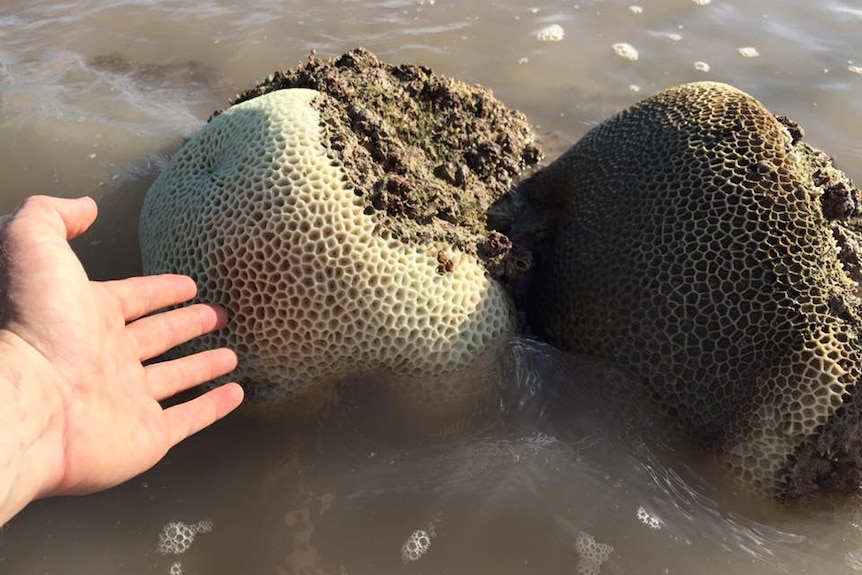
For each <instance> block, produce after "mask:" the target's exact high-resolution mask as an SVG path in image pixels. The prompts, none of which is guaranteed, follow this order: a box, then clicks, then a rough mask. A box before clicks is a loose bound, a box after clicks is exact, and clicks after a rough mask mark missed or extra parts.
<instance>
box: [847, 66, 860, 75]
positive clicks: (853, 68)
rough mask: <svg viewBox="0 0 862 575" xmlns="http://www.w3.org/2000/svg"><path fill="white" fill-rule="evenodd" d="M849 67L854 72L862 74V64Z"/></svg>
mask: <svg viewBox="0 0 862 575" xmlns="http://www.w3.org/2000/svg"><path fill="white" fill-rule="evenodd" d="M847 69H848V70H850V71H851V72H853V73H854V74H862V66H847Z"/></svg>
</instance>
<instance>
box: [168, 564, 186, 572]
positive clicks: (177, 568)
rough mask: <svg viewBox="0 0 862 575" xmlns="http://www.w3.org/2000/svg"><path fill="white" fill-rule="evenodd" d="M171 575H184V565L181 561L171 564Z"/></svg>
mask: <svg viewBox="0 0 862 575" xmlns="http://www.w3.org/2000/svg"><path fill="white" fill-rule="evenodd" d="M168 573H169V574H170V575H183V564H182V563H180V562H179V561H174V562H173V564H171V570H170V571H168Z"/></svg>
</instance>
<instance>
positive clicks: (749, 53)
mask: <svg viewBox="0 0 862 575" xmlns="http://www.w3.org/2000/svg"><path fill="white" fill-rule="evenodd" d="M737 52H739V54H740V56H742V57H743V58H757V57H758V56H760V52H758V51H757V48H754V47H753V46H743V47H742V48H739V49H737Z"/></svg>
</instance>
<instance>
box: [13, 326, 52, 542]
mask: <svg viewBox="0 0 862 575" xmlns="http://www.w3.org/2000/svg"><path fill="white" fill-rule="evenodd" d="M51 377H54V376H53V374H52V371H51V368H50V366H48V365H46V362H45V359H44V358H43V357H42V356H41V355H40V354H39V353H38V352H37V351H36V350H34V349H33V348H32V347H30V346H29V345H26V344H25V343H24V342H23V341H22V340H20V339H19V338H18V337H17V336H16V335H14V334H12V333H11V332H9V331H6V330H0V525H3V524H4V523H5V522H6V521H8V520H9V519H10V518H11V517H12V516H13V515H15V514H16V513H17V512H18V511H20V510H21V509H22V508H23V507H24V506H25V505H27V503H29V502H30V501H32V500H33V499H36V498H38V497H40V496H42V495H44V494H45V492H46V490H47V489H49V488H50V485H51V482H52V480H53V479H54V478H55V477H57V476H59V475H60V473H61V469H60V467H61V465H62V437H61V433H62V432H61V431H60V430H62V422H61V421H59V419H60V418H61V417H62V413H63V412H62V399H61V398H60V397H59V396H58V395H57V393H56V392H53V393H52V391H51V390H53V389H56V387H54V386H52V385H51V383H52V382H51V381H50V378H51Z"/></svg>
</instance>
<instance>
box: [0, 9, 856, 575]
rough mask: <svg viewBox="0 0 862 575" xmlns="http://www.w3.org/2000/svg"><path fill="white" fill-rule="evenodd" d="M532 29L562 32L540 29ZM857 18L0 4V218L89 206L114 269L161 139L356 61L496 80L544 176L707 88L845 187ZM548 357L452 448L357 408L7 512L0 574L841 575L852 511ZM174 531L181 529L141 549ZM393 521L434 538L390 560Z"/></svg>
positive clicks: (792, 12) (92, 236)
mask: <svg viewBox="0 0 862 575" xmlns="http://www.w3.org/2000/svg"><path fill="white" fill-rule="evenodd" d="M554 24H556V25H558V26H559V27H561V28H562V29H563V31H564V32H565V35H564V37H563V38H562V39H561V40H559V41H550V42H549V41H540V40H538V39H537V37H538V35H539V32H540V31H541V30H542V29H544V28H546V27H548V26H551V25H554ZM860 25H862V5H860V4H859V2H858V1H856V0H843V1H837V0H827V1H825V2H817V3H815V2H808V1H805V0H793V1H790V0H785V1H783V2H775V1H768V0H745V1H744V0H735V1H730V0H713V1H712V2H711V3H704V2H693V1H692V0H643V1H642V2H640V3H636V2H635V1H634V0H632V1H631V2H611V1H605V2H601V1H597V2H574V1H566V0H535V1H533V2H531V3H529V4H524V3H520V2H518V1H517V0H502V1H500V2H480V1H478V0H462V1H455V0H424V1H416V0H412V1H408V0H357V1H354V2H343V1H335V0H316V1H313V2H312V1H308V0H295V1H288V0H283V1H277V0H238V1H235V2H229V1H227V0H210V1H204V0H200V1H196V2H179V1H170V2H168V1H159V0H93V1H90V2H57V1H51V2H49V1H43V0H4V2H3V4H2V6H0V151H2V153H0V174H2V182H3V188H2V194H0V212H5V211H7V210H9V209H11V208H12V207H14V206H15V205H16V204H17V203H18V202H19V201H20V200H21V199H22V198H23V197H25V196H26V195H28V194H31V193H35V192H44V193H51V194H55V195H62V196H77V195H82V194H93V195H95V196H97V197H98V198H99V201H100V205H101V210H102V215H101V218H100V220H99V222H98V223H97V225H96V227H95V228H94V229H93V230H92V231H91V232H90V233H89V234H88V235H87V237H86V238H85V239H84V240H83V241H80V242H78V243H77V248H78V249H79V252H80V253H81V256H82V258H83V259H84V261H85V263H86V265H87V267H88V269H89V271H90V273H91V275H92V276H93V277H97V278H105V277H120V276H125V275H129V274H132V273H137V272H139V258H138V254H137V245H136V239H135V237H136V219H137V212H138V209H139V207H140V203H141V201H142V199H143V195H144V193H145V192H146V189H147V187H148V186H149V184H150V183H151V181H152V180H153V178H154V175H155V174H156V173H157V171H158V170H159V168H160V167H161V166H163V165H164V162H165V159H166V158H167V157H168V156H169V154H170V153H171V152H172V151H173V150H175V149H176V147H177V146H178V144H179V143H180V141H181V140H182V138H184V137H185V136H188V135H190V134H192V133H193V132H194V131H196V130H197V129H198V128H199V127H200V126H201V125H202V123H203V120H204V119H205V118H206V117H207V116H208V115H209V113H210V112H211V111H212V110H213V109H216V108H221V107H223V105H224V103H225V101H226V99H227V98H228V97H230V96H231V95H233V94H234V93H236V92H237V91H239V90H240V89H242V88H244V87H247V86H249V85H251V84H252V83H254V82H255V81H257V80H259V79H260V78H262V77H264V76H265V75H266V74H268V73H269V72H270V71H272V70H274V69H277V68H285V67H290V66H293V65H294V64H296V63H297V62H298V61H300V60H302V59H304V58H305V57H306V56H307V55H308V53H309V51H310V50H312V49H316V50H317V51H318V53H320V54H322V55H337V54H340V53H342V52H344V51H346V50H349V49H350V48H353V47H355V46H358V45H362V46H365V47H367V48H369V49H371V50H372V51H374V52H376V53H377V54H378V55H379V56H381V57H382V58H384V59H386V60H388V61H391V62H412V63H421V64H425V65H428V66H430V67H432V68H433V69H434V70H435V71H437V72H441V73H445V74H449V75H452V76H456V77H458V78H460V79H463V80H466V81H470V82H477V83H481V84H483V85H485V86H488V87H490V88H492V89H493V90H494V91H495V93H496V94H497V95H498V96H499V97H500V98H501V99H503V100H504V101H505V102H507V103H508V104H510V105H512V106H514V107H517V108H520V109H522V110H523V111H524V112H525V113H527V115H528V116H529V117H530V118H531V120H532V121H533V122H534V123H535V124H536V125H537V126H538V127H539V128H538V129H539V131H540V132H541V133H542V134H543V135H544V136H545V138H546V145H545V148H546V150H547V151H548V153H549V157H551V158H552V157H554V156H555V155H556V154H557V153H558V152H559V151H561V150H562V149H564V148H565V147H567V146H568V145H569V144H570V143H572V142H574V140H575V139H576V138H577V137H578V136H580V135H581V134H583V133H584V131H586V130H587V129H588V128H589V127H590V126H591V125H593V124H594V123H596V122H598V121H600V120H601V119H603V118H604V117H606V116H608V115H609V114H611V113H613V112H615V111H617V110H619V109H621V108H623V107H625V106H627V105H629V104H631V103H633V102H635V101H636V100H638V99H640V98H641V97H643V96H645V95H647V94H650V93H652V92H654V91H656V90H658V89H661V88H664V87H667V86H670V85H673V84H677V83H680V82H684V81H691V80H697V79H712V80H720V81H726V82H730V83H733V84H735V85H737V86H739V87H740V88H743V89H744V90H746V91H748V92H750V93H752V94H753V95H755V96H757V97H758V98H760V99H761V100H762V101H763V102H765V103H766V104H767V105H768V106H769V107H770V108H771V109H772V110H773V111H775V112H780V113H787V114H789V115H791V116H792V117H794V118H795V119H796V120H797V121H799V122H800V123H801V124H802V125H803V126H804V127H805V129H806V133H807V136H806V137H807V139H808V140H809V141H810V142H812V143H814V144H815V145H818V146H820V147H822V148H824V149H825V150H827V151H828V152H829V153H831V154H832V155H834V156H835V158H836V159H837V162H838V165H839V166H841V167H843V168H844V169H845V170H846V171H847V172H848V173H849V174H850V175H851V177H855V179H857V180H860V179H862V167H860V166H862V143H860V142H862V40H860V34H859V29H860ZM617 43H628V44H630V45H631V46H633V47H634V48H635V49H636V50H637V51H638V54H639V57H638V59H637V60H628V59H625V58H623V57H621V56H619V55H617V54H616V53H615V52H614V50H613V49H612V45H614V44H617ZM741 48H754V49H755V50H756V53H757V54H758V55H757V56H756V57H745V56H743V55H742V53H740V49H741ZM743 52H750V51H745V50H743ZM106 55H112V56H111V57H110V58H105V57H104V56H106ZM695 62H703V63H706V64H708V67H709V70H708V71H702V70H698V69H696V68H695ZM856 66H859V68H857V67H856ZM700 67H701V68H703V66H702V65H701V66H700ZM549 353H550V352H548V350H545V349H542V348H536V347H533V346H530V345H527V344H524V343H520V344H518V345H517V351H516V357H517V358H518V359H519V361H520V362H521V363H520V365H522V366H525V365H527V364H528V363H532V365H533V367H532V368H530V369H529V370H527V369H526V368H524V370H521V371H518V372H515V373H513V374H512V378H513V382H514V383H517V384H518V385H520V386H521V389H524V390H529V388H530V386H531V385H532V386H533V387H534V388H539V389H549V388H552V387H553V383H554V381H565V382H567V383H569V384H570V385H569V387H574V386H573V385H572V384H576V386H577V389H579V390H580V391H577V392H574V391H573V392H572V394H573V395H572V397H567V398H564V397H557V398H553V399H552V402H553V405H556V406H557V408H556V409H549V410H545V411H542V410H541V409H540V408H541V404H537V402H536V401H537V400H535V399H534V400H528V399H525V403H524V406H523V408H522V410H521V411H517V410H515V411H516V415H519V417H516V418H515V419H517V422H515V423H512V422H510V423H509V424H508V425H506V426H497V427H494V428H491V429H489V430H486V431H484V432H482V433H478V434H475V435H473V436H471V437H469V438H462V439H461V440H460V441H459V442H456V443H453V442H449V443H447V444H445V445H438V446H432V447H427V448H421V449H420V448H415V447H414V448H406V447H403V446H401V447H398V446H397V443H393V442H390V441H387V440H384V439H382V438H381V437H380V436H379V435H376V434H373V433H365V432H364V431H363V430H364V429H365V428H366V426H364V425H363V423H362V417H361V415H357V414H358V413H361V410H360V409H358V408H357V409H355V410H353V411H351V412H350V413H351V414H352V415H351V416H350V417H347V418H346V419H345V420H344V421H342V422H341V423H338V424H337V425H335V424H332V425H330V426H329V427H326V428H323V429H318V428H314V429H297V428H293V427H291V426H290V425H289V424H278V425H276V424H272V423H269V424H263V423H259V422H253V421H249V420H246V419H244V418H241V417H234V418H230V419H229V420H228V421H226V422H223V423H222V424H220V425H218V426H217V427H216V428H214V429H212V430H210V431H209V432H207V433H204V434H202V435H200V436H198V437H195V438H193V439H192V440H190V441H188V442H187V443H185V444H183V445H182V446H180V447H179V448H177V449H176V450H175V451H173V452H172V453H171V454H169V456H168V457H167V459H166V460H165V461H164V462H163V463H162V464H160V465H159V466H157V467H156V468H155V469H154V470H152V471H151V472H149V473H147V474H145V475H144V476H142V477H140V478H138V479H136V480H134V481H132V482H130V483H128V484H126V485H124V486H121V487H119V488H117V489H114V490H112V491H109V492H107V493H103V494H99V495H95V496H91V497H86V498H76V499H55V500H48V501H42V502H38V503H36V504H34V505H33V506H31V507H30V508H28V509H27V510H25V511H24V512H23V513H22V514H21V515H19V516H18V517H17V518H16V519H14V520H13V521H12V522H11V523H10V525H9V526H8V527H7V528H6V529H4V531H2V532H0V573H4V574H5V573H10V574H19V573H20V574H31V573H32V574H36V573H40V574H41V573H45V574H61V573H62V574H64V575H65V574H69V575H77V574H80V575H85V574H86V575H101V574H113V573H135V574H150V573H152V574H158V575H167V574H168V573H178V572H183V573H187V574H201V575H222V574H233V573H252V574H282V573H287V574H315V573H331V574H336V575H340V574H346V573H349V574H351V575H354V574H364V573H367V574H388V573H402V572H403V573H408V572H412V573H435V574H437V573H452V574H459V573H465V574H486V573H487V574H491V573H495V574H496V573H500V574H503V573H513V574H514V573H548V574H551V573H560V574H563V573H575V572H576V564H577V561H578V555H577V553H576V549H575V540H576V538H577V535H578V533H579V532H580V531H585V532H587V533H589V534H591V535H592V536H594V537H595V539H596V540H597V541H598V542H600V543H606V544H610V545H613V546H614V551H613V553H612V554H611V557H610V559H609V560H608V561H607V563H605V565H604V566H603V568H602V573H605V574H613V573H619V574H622V573H625V574H630V573H638V574H640V573H656V574H662V573H715V574H719V573H752V574H766V573H824V574H837V573H850V572H855V571H860V570H862V527H860V525H862V502H860V500H859V499H858V498H857V499H851V500H847V499H844V500H840V501H818V502H813V503H809V504H806V505H802V506H797V507H793V508H790V509H788V508H781V507H778V506H775V505H772V504H769V503H765V502H760V501H753V500H749V499H746V498H745V497H744V496H743V495H740V494H738V493H735V491H734V489H733V487H732V486H728V485H727V484H725V483H724V482H723V480H722V477H721V475H720V474H716V473H714V471H713V470H712V468H711V464H710V462H709V461H708V460H706V459H705V458H703V457H702V456H700V455H699V454H698V452H697V450H696V449H693V448H690V447H689V446H686V444H685V443H684V442H682V441H680V440H679V438H673V437H665V436H664V435H663V434H662V433H660V432H658V431H656V430H653V429H651V428H650V426H643V425H633V424H629V422H628V418H627V417H626V416H625V414H622V415H620V414H619V413H616V414H615V415H608V414H609V413H611V412H610V411H609V410H610V409H611V406H609V405H607V403H606V402H604V401H602V400H601V399H600V398H599V399H597V396H596V393H595V390H602V389H607V387H608V386H612V385H614V383H613V382H614V377H613V376H612V374H611V372H609V371H608V370H606V369H597V368H594V367H589V366H587V365H584V364H582V363H579V362H574V363H573V362H571V361H569V360H565V359H563V358H560V357H556V356H552V355H549ZM525 370H526V371H525ZM528 396H529V393H527V391H525V392H524V394H523V397H524V398H528ZM561 414H565V417H562V416H561ZM629 415H631V414H629ZM392 434H393V435H397V433H396V432H395V430H393V431H392ZM176 521H179V522H183V523H184V524H185V525H188V526H190V528H191V527H192V526H197V527H199V528H200V529H201V531H200V532H199V533H198V534H197V536H196V538H195V540H194V542H193V544H191V546H190V547H189V548H188V550H187V551H186V552H185V553H182V554H176V555H175V554H170V553H167V554H165V553H161V552H159V550H158V544H159V534H160V532H162V529H163V528H164V527H165V526H166V525H167V524H168V523H170V522H176ZM202 521H208V522H211V525H210V524H209V523H207V524H199V522H202ZM415 530H425V532H426V533H427V534H428V536H429V541H430V543H431V545H430V548H429V550H428V552H427V553H426V554H425V555H423V556H422V557H421V558H420V559H419V560H418V561H415V562H412V563H409V564H405V563H403V561H402V558H401V547H402V544H403V543H404V542H405V541H407V539H408V537H409V536H410V535H411V533H413V532H414V531H415ZM432 535H433V536H432Z"/></svg>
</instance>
